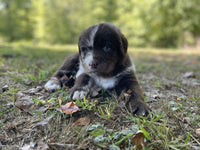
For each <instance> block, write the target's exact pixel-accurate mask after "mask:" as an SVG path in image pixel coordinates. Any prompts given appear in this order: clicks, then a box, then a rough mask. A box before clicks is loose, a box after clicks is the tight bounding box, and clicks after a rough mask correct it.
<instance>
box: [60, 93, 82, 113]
mask: <svg viewBox="0 0 200 150" xmlns="http://www.w3.org/2000/svg"><path fill="white" fill-rule="evenodd" d="M58 100H59V104H60V107H61V110H62V112H64V113H66V114H73V113H75V112H77V111H79V110H80V109H79V107H78V106H76V104H75V103H74V102H69V103H66V104H65V105H62V100H61V99H60V97H58Z"/></svg>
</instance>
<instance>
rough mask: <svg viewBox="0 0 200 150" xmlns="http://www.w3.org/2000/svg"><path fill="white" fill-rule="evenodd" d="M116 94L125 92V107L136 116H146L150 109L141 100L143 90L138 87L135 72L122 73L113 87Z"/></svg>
mask: <svg viewBox="0 0 200 150" xmlns="http://www.w3.org/2000/svg"><path fill="white" fill-rule="evenodd" d="M115 90H116V92H117V94H118V95H119V94H120V93H122V92H125V93H126V94H127V95H128V96H127V99H126V98H125V99H126V100H127V101H126V108H127V109H128V110H129V111H130V112H132V113H133V114H134V115H137V116H147V115H148V114H149V113H150V111H151V109H150V108H149V106H148V105H147V104H146V103H145V102H144V100H143V91H142V88H141V87H140V85H139V83H138V81H137V78H136V76H135V73H134V72H132V73H129V74H126V75H124V76H123V77H122V78H121V80H120V81H119V84H118V85H117V86H116V88H115Z"/></svg>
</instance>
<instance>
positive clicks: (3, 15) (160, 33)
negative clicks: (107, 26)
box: [0, 0, 200, 47]
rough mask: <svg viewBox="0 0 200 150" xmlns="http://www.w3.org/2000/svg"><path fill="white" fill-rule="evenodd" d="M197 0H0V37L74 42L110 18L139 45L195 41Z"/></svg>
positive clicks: (198, 40)
mask: <svg viewBox="0 0 200 150" xmlns="http://www.w3.org/2000/svg"><path fill="white" fill-rule="evenodd" d="M199 6H200V0H0V42H17V41H26V42H31V43H47V44H74V43H77V40H78V36H79V34H80V33H81V31H82V30H83V29H85V28H87V27H88V26H91V25H94V24H97V23H100V22H111V23H114V24H115V25H117V26H118V27H119V28H120V29H121V30H122V32H123V33H124V34H125V36H126V37H127V38H128V41H129V45H131V46H138V47H185V46H189V47H196V46H199V45H200V7H199Z"/></svg>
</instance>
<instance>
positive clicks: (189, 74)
mask: <svg viewBox="0 0 200 150" xmlns="http://www.w3.org/2000/svg"><path fill="white" fill-rule="evenodd" d="M183 77H184V78H195V74H194V72H186V73H184V74H183Z"/></svg>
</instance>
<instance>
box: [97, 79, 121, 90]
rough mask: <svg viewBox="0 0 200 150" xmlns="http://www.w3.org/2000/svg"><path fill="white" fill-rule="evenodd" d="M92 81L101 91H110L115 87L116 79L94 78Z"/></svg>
mask: <svg viewBox="0 0 200 150" xmlns="http://www.w3.org/2000/svg"><path fill="white" fill-rule="evenodd" d="M94 81H95V83H96V84H97V85H98V86H100V87H102V88H103V89H110V88H113V87H115V85H116V84H117V81H118V79H117V78H115V77H111V78H102V77H94Z"/></svg>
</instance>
